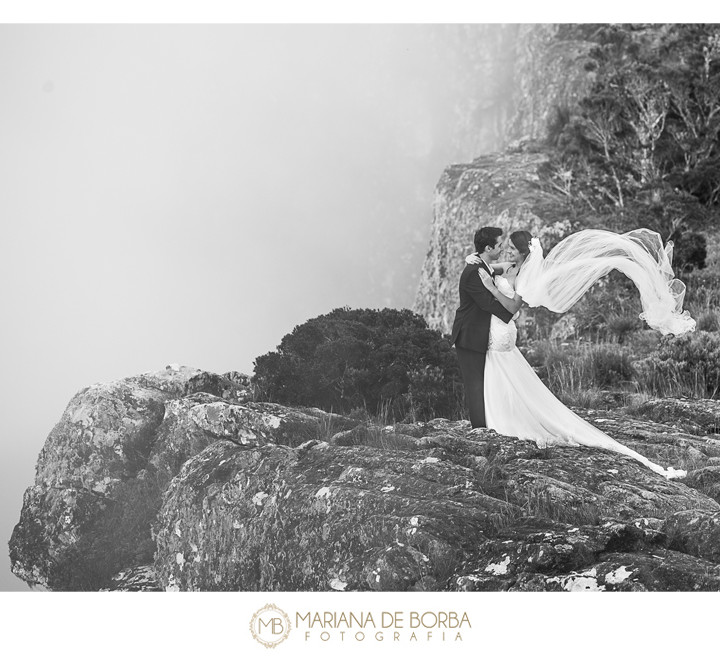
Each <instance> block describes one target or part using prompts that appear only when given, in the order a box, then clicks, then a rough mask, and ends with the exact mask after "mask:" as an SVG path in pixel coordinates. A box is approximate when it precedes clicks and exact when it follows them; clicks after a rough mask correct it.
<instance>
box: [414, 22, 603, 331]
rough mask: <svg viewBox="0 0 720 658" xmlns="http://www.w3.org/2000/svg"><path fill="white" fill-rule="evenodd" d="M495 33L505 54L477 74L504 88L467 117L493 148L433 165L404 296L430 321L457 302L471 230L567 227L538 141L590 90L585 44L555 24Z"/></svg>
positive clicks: (434, 323) (550, 232)
mask: <svg viewBox="0 0 720 658" xmlns="http://www.w3.org/2000/svg"><path fill="white" fill-rule="evenodd" d="M494 34H495V33H494ZM495 36H496V38H497V39H498V41H499V42H500V43H506V42H507V41H509V40H511V39H512V40H513V42H514V43H513V45H514V47H513V49H512V50H511V58H510V59H511V61H510V63H507V62H504V60H502V59H498V62H499V63H496V64H495V68H494V69H493V70H492V71H488V72H486V73H485V75H486V77H487V79H489V80H491V79H497V78H498V76H499V75H500V74H501V73H503V74H504V75H505V76H506V85H505V87H507V88H505V87H504V88H503V91H502V93H499V92H498V93H497V94H495V95H493V94H492V93H491V92H486V93H487V98H486V99H485V100H486V109H485V112H484V114H482V113H481V114H478V115H477V116H476V122H477V125H478V128H477V134H478V135H485V132H486V131H485V130H484V129H483V128H481V127H480V126H485V127H487V126H492V131H493V133H494V134H495V135H496V136H497V138H496V140H495V141H492V140H490V139H489V138H486V139H483V140H481V142H480V143H479V145H480V146H481V147H489V146H492V147H495V149H496V150H495V152H494V153H487V154H485V155H481V156H479V157H477V158H475V159H474V160H473V161H472V162H470V163H467V164H453V165H450V166H449V167H447V168H446V169H445V171H444V172H443V174H442V176H441V178H440V181H439V182H438V184H437V187H436V189H435V197H434V202H433V215H434V218H433V223H432V226H431V229H430V241H429V247H428V252H427V255H426V258H425V262H424V264H423V268H422V273H421V278H420V283H419V286H418V291H417V295H416V298H415V304H414V310H415V311H416V312H418V313H420V314H421V315H423V316H424V317H425V318H426V319H427V321H428V324H429V325H430V326H431V327H432V328H435V329H440V330H441V331H443V332H446V333H448V332H449V331H450V328H451V324H452V318H453V316H454V313H455V309H456V308H457V305H458V297H457V294H458V293H457V282H458V278H459V276H460V272H461V271H462V268H463V267H464V257H465V256H466V255H467V254H468V253H470V252H471V251H473V250H474V247H473V244H472V239H473V234H474V233H475V230H477V229H478V228H480V227H481V226H499V227H500V228H503V229H504V230H505V231H512V230H517V229H521V228H522V229H525V230H529V231H531V232H533V233H534V234H535V235H537V236H538V237H540V238H541V239H542V238H547V237H550V238H553V237H556V236H562V235H563V234H564V233H565V232H567V231H568V230H569V229H570V225H569V223H567V221H566V220H565V219H564V217H565V215H566V212H565V211H564V210H563V209H562V206H563V202H564V199H563V195H562V193H561V192H559V191H557V190H555V189H554V188H553V187H552V186H551V185H547V184H545V185H544V184H542V182H543V180H544V179H547V177H548V168H549V161H550V157H549V152H548V151H547V149H545V148H544V147H542V146H540V145H541V144H542V143H543V140H545V138H546V137H547V135H548V130H549V127H550V125H551V123H552V121H553V119H554V117H555V115H556V113H557V112H558V111H566V110H567V109H568V108H575V107H577V105H578V103H579V102H580V100H582V99H583V98H585V97H586V96H587V94H588V93H589V92H590V88H591V85H592V83H593V80H594V75H595V74H594V73H593V71H592V70H590V69H591V67H589V66H587V64H588V53H589V52H590V50H591V49H592V48H593V47H594V46H595V44H594V43H592V42H590V41H584V40H580V39H577V38H565V37H564V33H563V31H561V29H560V26H558V25H527V26H517V25H516V26H512V28H511V27H508V28H506V29H505V30H497V31H496V34H495ZM501 37H502V38H503V39H504V40H503V39H501ZM505 47H507V46H506V45H505ZM501 66H504V69H502V70H501ZM507 81H509V82H507ZM481 105H482V104H480V105H479V106H478V107H480V106H481Z"/></svg>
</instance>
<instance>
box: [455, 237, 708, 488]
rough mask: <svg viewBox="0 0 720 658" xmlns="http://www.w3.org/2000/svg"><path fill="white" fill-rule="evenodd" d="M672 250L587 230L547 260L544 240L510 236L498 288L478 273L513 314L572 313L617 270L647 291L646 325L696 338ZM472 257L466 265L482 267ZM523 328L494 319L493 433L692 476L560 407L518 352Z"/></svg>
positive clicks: (656, 242)
mask: <svg viewBox="0 0 720 658" xmlns="http://www.w3.org/2000/svg"><path fill="white" fill-rule="evenodd" d="M671 249H672V245H671V244H669V245H668V246H667V247H665V248H663V247H662V241H661V240H660V236H659V235H658V234H657V233H654V232H652V231H648V230H647V229H640V230H638V231H631V232H630V233H625V234H623V235H618V234H616V233H611V232H609V231H598V230H586V231H580V232H578V233H575V234H573V235H570V236H568V237H567V238H565V239H564V240H563V241H561V242H560V243H559V244H558V245H557V246H556V247H555V248H554V249H553V250H552V251H551V252H550V254H549V256H548V258H547V259H545V258H544V257H543V252H542V247H541V246H540V243H539V241H538V240H537V238H533V237H532V236H531V235H530V233H528V232H527V231H515V232H514V233H512V234H511V235H510V241H509V243H508V251H509V255H510V262H506V263H495V264H494V265H493V268H494V272H495V273H496V274H501V275H502V276H497V277H496V278H495V281H494V282H493V279H492V278H491V277H490V275H489V274H488V273H487V272H485V271H484V270H483V269H482V268H481V269H480V270H478V273H479V275H480V278H481V279H482V282H483V284H484V285H485V287H486V288H487V289H488V290H489V291H490V292H491V294H492V295H493V297H495V298H496V299H497V300H498V301H499V302H500V303H501V304H502V305H503V306H504V307H505V308H506V309H507V310H508V311H509V312H511V313H515V314H516V315H515V317H517V311H519V309H520V306H521V305H522V304H523V302H525V303H527V304H529V305H530V306H545V307H546V308H548V309H550V310H552V311H556V312H559V313H563V312H565V311H567V310H568V309H569V308H570V307H571V306H572V305H573V304H575V302H577V301H578V299H580V297H581V296H582V295H583V294H584V293H585V292H586V291H587V290H588V289H589V288H590V286H591V285H592V284H593V283H595V282H596V281H597V280H598V279H599V278H600V277H602V276H604V275H605V274H607V273H608V272H609V271H610V270H612V269H618V270H620V271H622V272H623V273H625V274H626V275H627V276H629V277H630V278H631V279H632V280H633V282H634V283H635V285H636V286H637V288H638V290H639V291H640V296H641V301H642V304H643V313H642V314H641V318H643V319H644V320H645V321H646V322H647V323H648V324H649V325H650V326H651V327H653V328H655V329H657V330H659V331H661V332H662V333H673V334H676V335H677V334H681V333H685V332H687V331H692V330H694V328H695V321H694V320H693V319H692V318H691V317H690V316H689V314H688V312H687V311H685V312H681V308H682V302H683V298H684V293H685V287H684V284H682V283H681V282H680V281H678V280H677V279H673V278H672V268H671V267H670V259H671V256H672V251H671ZM478 260H479V258H478V257H477V256H476V255H474V254H471V255H470V256H468V257H467V259H466V261H467V262H468V263H470V264H477V263H478ZM516 339H517V327H516V325H515V322H514V321H513V320H511V321H510V322H508V323H507V324H505V323H504V322H502V321H501V320H499V319H498V318H497V317H495V316H492V319H491V323H490V340H489V344H488V351H487V360H486V364H485V416H486V422H487V426H488V427H489V428H491V429H494V430H495V431H496V432H498V433H500V434H505V435H507V436H517V437H519V438H521V439H530V440H533V441H535V442H536V443H537V445H538V446H539V447H545V446H549V445H562V446H588V447H593V448H604V449H606V450H611V451H613V452H617V453H620V454H623V455H627V456H629V457H632V458H633V459H636V460H637V461H639V462H642V463H643V464H645V465H646V466H648V467H649V468H651V469H652V470H653V471H655V472H656V473H660V474H661V475H664V476H665V477H666V478H680V477H684V476H685V475H686V472H685V471H682V470H677V469H674V468H668V469H664V468H662V467H661V466H659V465H658V464H655V463H653V462H651V461H650V460H649V459H647V458H646V457H644V456H643V455H641V454H639V453H637V452H635V451H634V450H631V449H630V448H628V447H626V446H624V445H622V444H621V443H618V442H617V441H615V440H614V439H612V438H611V437H609V436H608V435H607V434H605V433H604V432H601V431H600V430H599V429H597V428H596V427H594V426H593V425H591V424H590V423H588V422H586V421H584V420H583V419H582V418H580V417H579V416H578V415H576V414H575V413H573V412H572V411H570V409H568V408H567V407H566V406H565V405H564V404H563V403H562V402H560V400H558V399H557V398H556V397H555V396H554V395H553V394H552V393H551V392H550V391H549V390H548V389H547V388H546V387H545V385H544V384H543V383H542V381H541V380H540V378H539V377H538V376H537V375H536V374H535V371H534V370H533V369H532V367H531V366H530V364H529V363H528V362H527V361H526V360H525V358H524V357H523V355H522V354H521V353H520V350H518V348H517V346H516V344H515V343H516Z"/></svg>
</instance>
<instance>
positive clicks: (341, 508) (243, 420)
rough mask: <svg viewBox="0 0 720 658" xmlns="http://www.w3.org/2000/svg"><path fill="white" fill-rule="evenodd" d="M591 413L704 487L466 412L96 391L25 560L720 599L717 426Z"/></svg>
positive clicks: (148, 578)
mask: <svg viewBox="0 0 720 658" xmlns="http://www.w3.org/2000/svg"><path fill="white" fill-rule="evenodd" d="M202 389H212V390H213V392H208V391H207V390H202ZM673 404H677V405H679V406H680V407H682V408H687V405H691V404H692V403H691V402H688V401H672V400H669V401H663V403H662V404H661V403H660V402H658V403H657V405H660V406H661V407H662V408H663V409H667V408H669V407H670V406H672V405H673ZM651 406H652V405H648V407H647V409H645V410H643V409H641V410H638V411H637V412H638V413H640V414H645V415H647V414H650V413H651V412H650V411H648V409H650V407H651ZM700 406H701V407H702V409H703V410H704V412H705V413H706V414H708V416H707V417H708V418H709V417H710V415H713V413H714V409H712V408H710V407H711V406H712V404H710V405H709V404H708V403H707V401H704V402H703V403H701V405H700ZM718 410H719V411H720V406H719V407H718ZM582 415H584V416H585V417H586V418H587V419H588V420H590V421H591V422H593V423H595V424H596V425H598V426H599V427H602V428H603V429H604V430H605V431H607V432H608V433H609V434H611V435H612V436H614V437H616V438H618V439H619V440H621V441H623V442H624V443H626V444H627V445H629V446H630V447H632V448H634V449H635V450H637V451H639V452H641V453H643V454H646V455H647V456H649V457H651V458H652V459H654V460H655V461H658V462H660V463H663V464H665V465H673V466H676V467H682V468H687V469H688V470H689V471H690V472H689V475H688V478H687V479H686V480H684V481H675V480H673V481H667V480H665V479H663V478H662V477H661V476H659V475H657V474H655V473H654V472H652V471H650V470H649V469H647V468H645V467H644V466H643V465H641V464H639V463H637V462H634V461H633V460H630V459H629V458H627V457H624V456H621V455H616V454H614V453H609V452H605V451H600V450H593V449H589V448H560V447H553V448H549V449H538V448H537V447H536V446H535V445H534V444H533V443H532V442H528V441H521V440H518V439H514V438H509V437H502V436H499V435H497V434H496V433H494V432H492V431H491V430H484V431H475V432H470V428H469V426H468V424H467V423H466V422H464V421H458V422H450V421H446V420H443V419H437V420H435V421H432V422H429V423H422V424H416V425H396V426H394V427H386V428H380V427H374V426H368V425H366V424H360V423H359V422H358V421H357V420H353V419H350V418H343V417H338V416H334V415H330V414H326V413H324V412H322V411H319V410H317V409H290V408H284V407H281V406H279V405H273V404H267V403H258V402H253V401H251V399H250V395H249V392H248V391H247V389H246V388H244V387H243V380H242V379H239V380H238V379H233V378H231V377H226V376H219V375H213V374H211V373H205V372H200V371H196V370H191V369H188V368H177V369H174V370H167V371H164V372H161V373H153V374H146V375H142V376H140V377H134V378H130V379H126V380H122V381H120V382H115V383H112V384H107V385H100V386H94V387H90V388H89V389H85V390H84V391H81V392H80V393H78V395H77V396H75V397H74V398H73V400H72V401H71V403H70V405H69V406H68V409H67V410H66V412H65V414H64V415H63V417H62V419H61V421H60V423H58V425H57V426H56V427H55V429H54V430H53V432H52V433H51V434H50V436H49V437H48V440H47V442H46V446H45V448H44V449H43V451H42V453H41V455H40V459H39V461H38V469H37V478H36V482H35V484H34V485H33V486H32V487H30V488H29V489H28V492H27V494H26V497H25V501H24V505H23V509H22V513H21V518H20V522H19V523H18V525H17V526H16V528H15V532H14V533H13V536H12V539H11V541H10V553H11V559H12V564H13V571H14V572H15V573H16V574H17V575H18V576H19V577H21V578H23V579H24V580H26V581H28V582H29V583H31V584H35V585H41V586H43V587H45V588H49V589H66V590H67V589H71V590H72V589H84V590H93V589H95V590H97V589H109V590H126V591H127V590H153V589H166V590H176V589H179V590H263V591H268V590H332V589H335V590H346V591H349V590H376V591H381V590H466V591H467V590H582V589H591V590H624V591H640V590H653V591H657V590H663V591H664V590H673V591H677V590H713V591H717V590H720V549H719V548H718V547H719V546H720V543H719V542H720V503H719V502H718V501H719V500H720V494H719V493H718V486H717V485H718V481H719V480H720V478H719V477H718V476H717V472H718V471H720V466H719V465H718V464H719V462H720V436H718V435H713V434H707V433H705V431H704V430H705V428H703V427H701V426H700V425H698V424H690V425H689V426H688V429H687V431H685V430H683V429H680V428H679V427H673V426H671V425H667V424H662V423H658V422H657V421H655V420H649V419H648V418H647V417H644V416H643V417H640V418H635V417H632V416H629V415H626V414H624V413H623V412H622V411H614V412H607V411H603V412H592V413H591V412H588V413H583V414H582Z"/></svg>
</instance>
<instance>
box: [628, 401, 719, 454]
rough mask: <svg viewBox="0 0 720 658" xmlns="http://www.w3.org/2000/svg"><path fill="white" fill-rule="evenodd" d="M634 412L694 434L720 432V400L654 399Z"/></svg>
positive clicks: (644, 403)
mask: <svg viewBox="0 0 720 658" xmlns="http://www.w3.org/2000/svg"><path fill="white" fill-rule="evenodd" d="M634 413H635V414H637V415H638V416H641V417H644V418H649V419H650V420H655V421H658V422H660V423H666V424H668V425H675V424H677V425H679V426H681V427H682V428H683V429H684V430H685V431H686V432H691V433H693V434H718V433H720V400H688V399H682V398H662V399H652V400H647V401H646V402H643V403H642V404H641V405H640V406H639V407H638V408H637V409H636V410H635V411H634ZM716 438H717V437H716ZM718 445H720V443H719V444H718Z"/></svg>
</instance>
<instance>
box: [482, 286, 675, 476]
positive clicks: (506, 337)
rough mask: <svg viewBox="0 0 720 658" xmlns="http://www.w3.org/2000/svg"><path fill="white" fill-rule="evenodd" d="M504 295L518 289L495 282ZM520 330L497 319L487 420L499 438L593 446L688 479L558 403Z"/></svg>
mask: <svg viewBox="0 0 720 658" xmlns="http://www.w3.org/2000/svg"><path fill="white" fill-rule="evenodd" d="M495 285H496V286H497V288H498V290H499V291H500V292H501V293H503V294H504V295H507V296H508V297H512V296H513V293H514V290H513V286H512V284H511V283H510V282H509V281H508V280H507V279H506V278H505V277H502V276H497V277H495ZM516 339H517V327H516V325H515V322H514V321H513V320H511V321H510V322H508V323H507V324H505V323H504V322H503V321H502V320H499V319H498V318H497V317H495V316H493V317H492V319H491V322H490V342H489V344H488V352H487V360H486V362H485V387H484V388H485V419H486V423H487V426H488V427H489V428H491V429H493V430H495V431H496V432H498V433H499V434H504V435H506V436H516V437H518V438H521V439H530V440H532V441H535V442H536V443H537V445H538V446H539V447H546V446H551V445H559V446H588V447H591V448H604V449H605V450H611V451H613V452H617V453H620V454H623V455H627V456H628V457H632V458H633V459H636V460H637V461H639V462H642V463H643V464H645V465H646V466H647V467H648V468H651V469H652V470H653V471H655V472H656V473H660V474H661V475H664V476H665V477H666V478H679V477H685V475H686V474H687V473H686V471H682V470H677V469H674V468H668V469H665V468H662V466H658V465H657V464H655V463H653V462H651V461H650V460H649V459H647V458H646V457H643V456H642V455H641V454H639V453H637V452H635V451H634V450H631V449H630V448H628V447H626V446H624V445H622V443H618V442H617V441H615V440H614V439H612V438H610V437H609V436H608V435H607V434H605V433H604V432H601V431H600V430H599V429H597V428H596V427H594V426H593V425H591V424H590V423H588V422H586V421H584V420H583V419H582V418H580V417H579V416H578V415H576V414H574V413H573V412H572V411H570V409H568V408H567V407H566V406H565V405H564V404H563V403H562V402H560V400H558V399H557V398H556V397H555V396H554V395H553V394H552V393H551V392H550V390H549V389H548V388H547V387H546V386H545V385H544V384H543V383H542V381H541V380H540V378H539V377H538V376H537V375H536V374H535V371H534V370H533V369H532V367H531V366H530V364H529V363H528V362H527V361H526V360H525V358H524V357H523V355H522V354H521V353H520V350H518V348H517V346H516V344H515V343H516Z"/></svg>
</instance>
